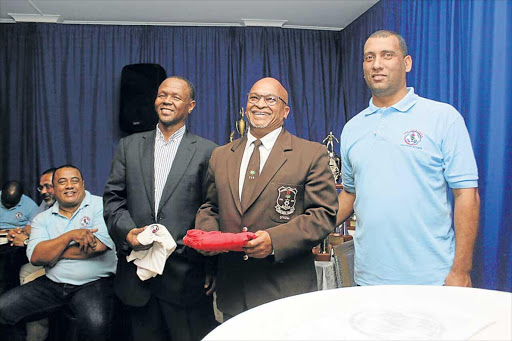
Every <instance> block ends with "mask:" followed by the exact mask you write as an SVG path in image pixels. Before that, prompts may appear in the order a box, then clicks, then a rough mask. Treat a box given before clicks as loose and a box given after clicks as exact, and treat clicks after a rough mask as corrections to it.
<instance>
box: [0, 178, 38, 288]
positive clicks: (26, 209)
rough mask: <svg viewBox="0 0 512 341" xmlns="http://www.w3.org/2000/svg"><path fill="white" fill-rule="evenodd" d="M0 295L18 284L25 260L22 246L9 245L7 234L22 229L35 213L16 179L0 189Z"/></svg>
mask: <svg viewBox="0 0 512 341" xmlns="http://www.w3.org/2000/svg"><path fill="white" fill-rule="evenodd" d="M0 197H1V203H0V232H1V234H0V295H1V294H2V293H4V292H6V291H7V290H9V289H11V288H14V287H15V286H17V285H18V284H19V282H18V273H19V271H20V268H21V266H22V265H23V264H25V263H26V262H27V257H26V256H25V249H24V248H23V246H21V247H20V246H11V245H10V243H9V240H8V234H9V233H11V232H13V231H15V230H16V229H17V228H18V227H19V228H20V229H24V228H25V225H27V224H28V223H29V222H30V220H32V218H34V216H35V215H36V213H37V205H36V203H35V202H34V201H33V200H32V199H30V198H29V197H27V196H26V195H24V194H23V186H22V185H21V183H19V182H18V181H8V182H6V183H5V184H4V185H3V186H2V191H0Z"/></svg>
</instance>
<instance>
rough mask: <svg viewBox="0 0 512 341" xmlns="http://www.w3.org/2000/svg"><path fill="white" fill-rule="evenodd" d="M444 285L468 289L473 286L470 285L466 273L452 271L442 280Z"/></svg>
mask: <svg viewBox="0 0 512 341" xmlns="http://www.w3.org/2000/svg"><path fill="white" fill-rule="evenodd" d="M444 285H446V286H452V287H469V288H471V287H472V286H473V285H472V283H471V277H470V275H469V273H467V272H457V271H453V269H452V270H451V271H450V273H448V276H446V278H445V280H444Z"/></svg>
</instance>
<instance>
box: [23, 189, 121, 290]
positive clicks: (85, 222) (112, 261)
mask: <svg viewBox="0 0 512 341" xmlns="http://www.w3.org/2000/svg"><path fill="white" fill-rule="evenodd" d="M80 228H88V229H93V228H97V229H98V232H95V233H94V235H95V236H96V238H98V239H99V240H100V241H101V242H102V243H103V244H105V246H107V247H108V248H109V250H107V251H106V252H105V253H103V254H102V255H100V256H97V257H93V258H89V259H78V260H77V259H61V260H59V261H58V262H57V264H56V265H55V266H54V267H52V268H49V267H46V277H48V278H49V279H51V280H52V281H54V282H57V283H67V284H73V285H83V284H86V283H89V282H92V281H95V280H97V279H100V278H102V277H108V276H111V275H112V274H114V273H115V272H116V266H117V256H116V252H115V246H114V242H113V241H112V239H111V238H110V236H109V234H108V230H107V226H106V225H105V221H104V220H103V201H102V198H101V197H98V196H95V195H91V193H89V192H88V191H85V198H84V200H83V201H82V203H81V204H80V206H79V208H78V209H77V210H76V211H75V213H73V216H72V217H71V219H68V218H67V217H65V216H63V215H61V214H60V213H59V203H58V202H56V203H55V204H54V205H53V206H52V207H51V208H49V209H48V210H46V211H44V212H42V213H40V214H38V215H37V216H36V217H35V218H34V220H33V222H32V232H31V234H30V239H29V243H28V246H27V257H28V259H31V257H32V253H33V252H34V249H35V248H36V246H37V244H39V243H40V242H42V241H47V240H51V239H55V238H57V237H59V236H60V235H62V234H64V233H66V232H68V231H71V230H74V229H80ZM73 243H74V242H71V243H70V245H71V244H73Z"/></svg>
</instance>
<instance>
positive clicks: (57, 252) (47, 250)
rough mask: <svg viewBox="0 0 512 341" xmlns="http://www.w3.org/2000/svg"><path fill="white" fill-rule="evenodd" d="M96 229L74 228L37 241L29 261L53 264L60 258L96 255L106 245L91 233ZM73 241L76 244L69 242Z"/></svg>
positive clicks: (79, 257)
mask: <svg viewBox="0 0 512 341" xmlns="http://www.w3.org/2000/svg"><path fill="white" fill-rule="evenodd" d="M97 231H98V229H76V230H71V231H69V232H66V233H64V234H62V235H60V236H59V237H57V238H54V239H50V240H45V241H42V242H39V243H38V244H37V245H36V247H35V248H34V252H33V253H32V257H31V258H30V262H31V263H32V264H34V265H54V264H56V263H57V262H58V261H59V260H60V259H63V258H69V259H85V258H91V257H94V256H98V255H99V254H101V253H103V252H105V251H106V250H107V247H106V246H105V244H103V243H102V242H100V241H99V240H98V238H96V237H95V236H94V235H93V233H94V232H97ZM72 242H75V243H76V244H71V245H70V243H72Z"/></svg>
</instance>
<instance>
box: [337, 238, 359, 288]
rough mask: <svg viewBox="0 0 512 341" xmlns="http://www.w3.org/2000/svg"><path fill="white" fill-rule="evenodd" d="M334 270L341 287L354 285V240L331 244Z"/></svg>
mask: <svg viewBox="0 0 512 341" xmlns="http://www.w3.org/2000/svg"><path fill="white" fill-rule="evenodd" d="M333 251H334V268H335V269H334V272H335V274H336V277H337V278H338V279H339V282H340V283H341V286H342V287H351V286H355V282H354V240H349V241H346V242H343V243H341V244H338V245H335V246H333Z"/></svg>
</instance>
